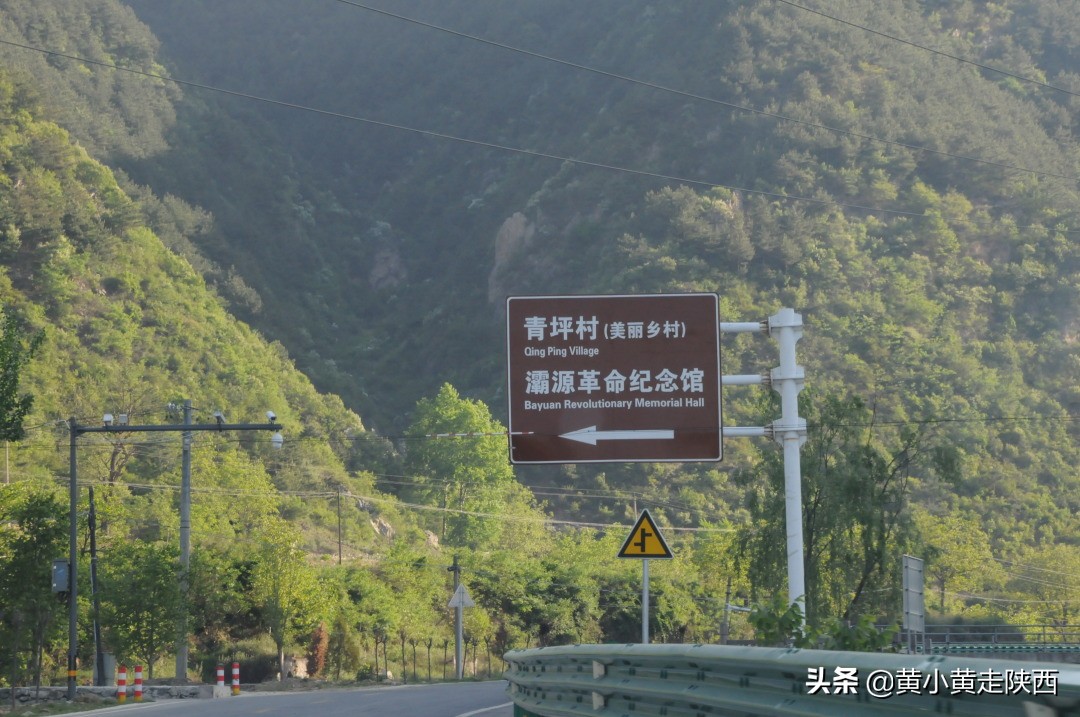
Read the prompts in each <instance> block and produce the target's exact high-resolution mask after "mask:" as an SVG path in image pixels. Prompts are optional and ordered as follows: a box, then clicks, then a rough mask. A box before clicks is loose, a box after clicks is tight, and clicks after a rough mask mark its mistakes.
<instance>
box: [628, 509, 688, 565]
mask: <svg viewBox="0 0 1080 717" xmlns="http://www.w3.org/2000/svg"><path fill="white" fill-rule="evenodd" d="M619 557H620V558H672V557H675V556H674V555H672V554H671V548H669V547H668V545H667V541H666V540H664V536H663V534H662V533H661V532H660V529H659V528H657V527H656V522H655V521H654V520H653V519H652V516H651V515H649V511H648V509H646V510H643V511H641V515H640V516H638V519H637V523H634V529H633V530H631V531H630V535H628V536H626V540H625V541H623V546H622V550H620V551H619Z"/></svg>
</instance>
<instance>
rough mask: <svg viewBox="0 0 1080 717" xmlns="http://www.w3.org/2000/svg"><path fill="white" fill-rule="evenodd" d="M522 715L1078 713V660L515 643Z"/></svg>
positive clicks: (513, 668) (987, 716) (1038, 716)
mask: <svg viewBox="0 0 1080 717" xmlns="http://www.w3.org/2000/svg"><path fill="white" fill-rule="evenodd" d="M503 659H504V660H506V662H507V664H508V669H507V671H506V674H505V676H506V679H507V680H508V681H509V683H510V685H509V688H508V691H509V693H510V697H511V699H512V700H513V701H514V705H515V712H514V714H515V715H518V716H520V717H578V716H580V715H597V716H598V717H615V716H619V717H653V716H654V715H669V716H671V717H713V716H715V715H740V716H745V717H752V716H754V715H775V716H783V717H794V716H795V715H798V716H799V717H809V716H811V715H822V716H824V715H856V716H859V715H882V716H884V715H889V716H891V717H899V716H901V715H910V714H926V713H934V712H936V713H941V714H951V715H958V716H968V715H970V716H971V717H975V716H978V717H998V716H1001V717H1004V716H1006V715H1019V716H1021V717H1059V716H1063V715H1078V716H1080V666H1077V665H1069V664H1057V663H1038V662H1014V661H1009V660H986V659H980V658H975V657H968V656H943V655H893V654H883V653H866V652H834V651H829V650H796V649H783V648H762V647H733V646H721V645H574V646H567V647H548V648H538V649H532V650H511V651H510V652H508V653H506V655H505V656H504V657H503Z"/></svg>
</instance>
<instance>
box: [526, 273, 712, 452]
mask: <svg viewBox="0 0 1080 717" xmlns="http://www.w3.org/2000/svg"><path fill="white" fill-rule="evenodd" d="M506 314H507V342H506V343H507V381H508V387H509V390H508V391H507V395H508V396H509V402H510V405H509V409H510V413H509V415H510V426H509V429H510V460H511V461H512V462H514V463H589V462H598V461H717V460H720V459H721V457H722V448H721V440H720V425H721V423H720V413H721V410H720V326H719V315H718V301H717V297H716V295H715V294H647V295H638V296H535V297H510V298H509V299H507V302H506Z"/></svg>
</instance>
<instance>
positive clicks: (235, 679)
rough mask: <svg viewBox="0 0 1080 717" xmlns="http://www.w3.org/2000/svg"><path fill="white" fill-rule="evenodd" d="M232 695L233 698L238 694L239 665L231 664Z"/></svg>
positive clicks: (236, 663) (237, 663)
mask: <svg viewBox="0 0 1080 717" xmlns="http://www.w3.org/2000/svg"><path fill="white" fill-rule="evenodd" d="M232 693H233V696H234V697H235V696H236V695H238V694H240V663H239V662H234V663H232Z"/></svg>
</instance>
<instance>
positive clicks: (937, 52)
mask: <svg viewBox="0 0 1080 717" xmlns="http://www.w3.org/2000/svg"><path fill="white" fill-rule="evenodd" d="M339 1H340V2H344V0H339ZM776 2H778V3H783V4H784V5H789V6H791V7H793V8H798V9H799V10H803V11H805V12H809V13H812V14H814V15H819V16H821V17H823V18H826V19H828V20H832V21H833V22H838V23H840V24H842V25H847V26H848V27H853V28H855V29H857V30H862V31H863V32H868V33H870V34H871V35H877V36H878V37H884V38H885V39H887V40H892V41H893V42H899V43H901V44H903V45H907V46H909V47H914V48H917V49H919V50H924V51H926V52H931V53H933V54H935V55H939V56H941V57H947V58H949V59H950V60H955V61H957V62H962V63H964V64H965V65H971V66H973V67H977V68H979V69H980V70H986V71H988V72H996V73H998V74H999V75H1004V76H1005V77H1010V78H1012V79H1014V80H1020V81H1021V82H1028V83H1030V84H1033V85H1036V86H1038V87H1042V88H1043V89H1046V90H1053V91H1055V92H1061V93H1064V94H1066V95H1070V96H1072V97H1080V93H1077V92H1072V91H1071V90H1067V89H1065V88H1064V87H1058V86H1056V85H1051V84H1048V83H1046V82H1043V81H1042V80H1037V79H1035V78H1034V77H1025V76H1024V75H1017V74H1015V73H1013V72H1009V71H1008V70H1002V69H1000V68H998V67H991V66H990V65H983V64H980V63H978V62H975V61H973V60H969V59H967V58H965V57H960V56H959V55H952V54H950V53H948V52H943V51H942V50H935V49H934V48H932V47H927V46H926V45H920V44H918V43H916V42H912V41H911V40H905V39H904V38H902V37H897V36H896V35H890V34H888V33H885V32H881V31H880V30H875V29H873V28H871V27H867V26H865V25H860V24H858V23H855V22H851V21H849V20H844V19H843V18H840V17H836V16H835V15H829V14H828V13H824V12H821V11H820V10H814V9H813V8H809V7H806V6H805V5H800V4H798V3H795V2H791V0H776ZM1049 176H1054V175H1049Z"/></svg>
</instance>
